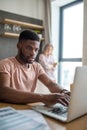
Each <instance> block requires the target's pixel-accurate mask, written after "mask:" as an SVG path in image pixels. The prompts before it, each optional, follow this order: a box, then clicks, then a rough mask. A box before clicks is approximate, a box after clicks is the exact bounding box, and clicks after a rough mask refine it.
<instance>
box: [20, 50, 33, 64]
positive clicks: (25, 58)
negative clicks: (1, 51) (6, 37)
mask: <svg viewBox="0 0 87 130" xmlns="http://www.w3.org/2000/svg"><path fill="white" fill-rule="evenodd" d="M19 57H20V59H21V60H22V61H23V62H24V63H28V64H32V63H33V62H34V61H29V60H27V59H28V58H29V57H28V56H25V55H24V54H23V52H22V50H20V54H19Z"/></svg>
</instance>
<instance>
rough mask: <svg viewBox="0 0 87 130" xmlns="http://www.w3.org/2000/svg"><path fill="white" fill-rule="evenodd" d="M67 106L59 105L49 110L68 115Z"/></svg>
mask: <svg viewBox="0 0 87 130" xmlns="http://www.w3.org/2000/svg"><path fill="white" fill-rule="evenodd" d="M67 110H68V108H67V107H63V106H61V107H57V108H53V109H51V110H49V112H51V113H54V114H58V115H66V114H67Z"/></svg>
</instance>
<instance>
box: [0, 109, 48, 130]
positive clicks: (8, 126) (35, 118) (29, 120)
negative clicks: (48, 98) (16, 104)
mask: <svg viewBox="0 0 87 130" xmlns="http://www.w3.org/2000/svg"><path fill="white" fill-rule="evenodd" d="M0 130H50V129H49V127H48V125H47V123H46V121H45V120H44V118H43V116H42V115H41V114H40V113H37V112H34V111H33V110H21V111H17V110H15V109H13V108H11V107H4V108H0Z"/></svg>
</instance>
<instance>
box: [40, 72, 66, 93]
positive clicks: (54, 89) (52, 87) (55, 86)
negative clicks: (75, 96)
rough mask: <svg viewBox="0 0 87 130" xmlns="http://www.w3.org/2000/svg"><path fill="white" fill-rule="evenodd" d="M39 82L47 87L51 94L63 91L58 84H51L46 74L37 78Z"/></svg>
mask: <svg viewBox="0 0 87 130" xmlns="http://www.w3.org/2000/svg"><path fill="white" fill-rule="evenodd" d="M39 80H40V81H41V82H42V83H43V84H44V85H45V86H47V88H48V89H49V90H50V92H51V93H60V92H61V91H62V90H63V87H62V86H60V85H59V84H57V83H55V82H53V81H52V80H51V79H50V78H49V77H48V76H47V75H46V74H42V75H40V76H39Z"/></svg>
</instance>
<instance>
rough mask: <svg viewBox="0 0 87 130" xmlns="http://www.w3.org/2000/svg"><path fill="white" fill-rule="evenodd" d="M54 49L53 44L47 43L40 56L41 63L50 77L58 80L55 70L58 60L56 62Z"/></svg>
mask: <svg viewBox="0 0 87 130" xmlns="http://www.w3.org/2000/svg"><path fill="white" fill-rule="evenodd" d="M53 49H54V48H53V45H52V44H46V46H45V47H44V50H43V53H42V54H40V56H39V63H40V64H41V65H42V66H43V68H44V70H45V71H46V73H47V75H48V76H49V77H50V79H52V80H53V81H56V77H55V70H56V66H57V62H55V60H54V57H53V55H52V54H53Z"/></svg>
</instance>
